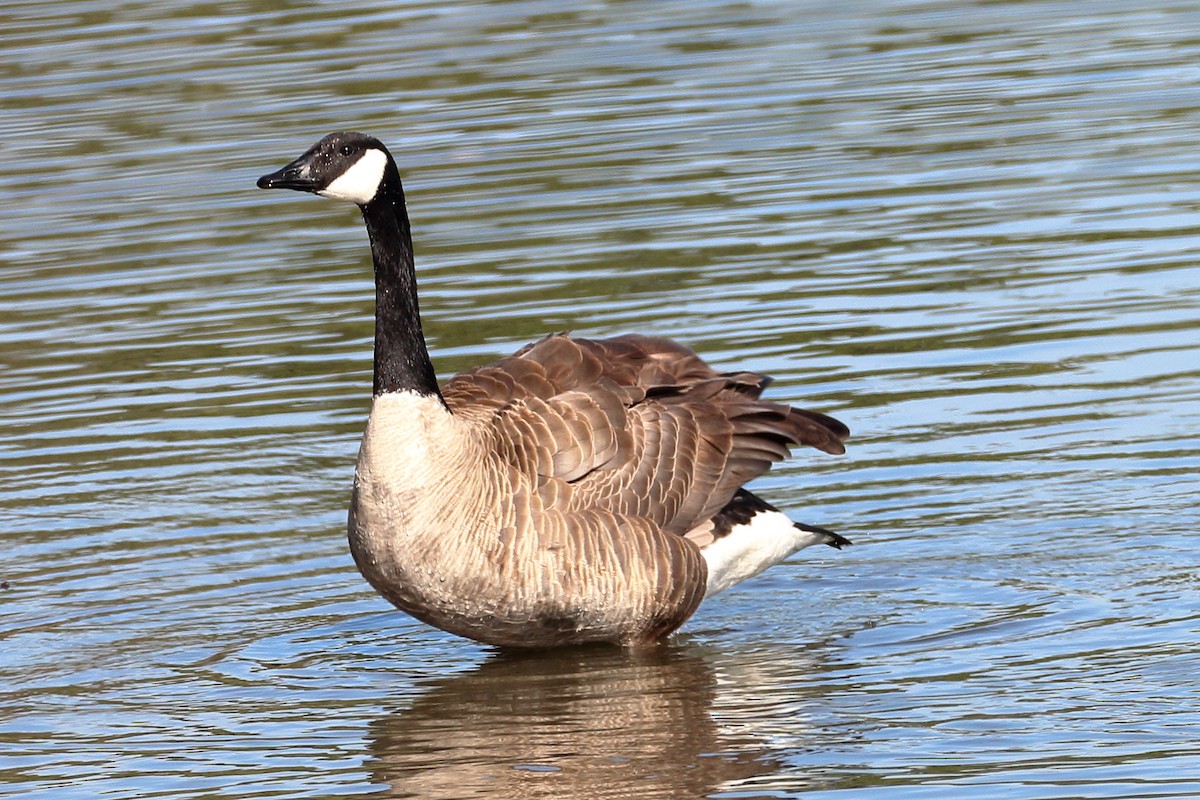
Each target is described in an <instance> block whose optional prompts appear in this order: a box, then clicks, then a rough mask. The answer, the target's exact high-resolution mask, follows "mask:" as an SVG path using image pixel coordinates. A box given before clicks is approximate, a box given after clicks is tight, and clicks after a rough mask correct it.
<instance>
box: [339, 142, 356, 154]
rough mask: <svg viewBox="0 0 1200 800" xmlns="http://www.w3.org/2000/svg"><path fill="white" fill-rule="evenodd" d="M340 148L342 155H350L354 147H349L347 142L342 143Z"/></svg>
mask: <svg viewBox="0 0 1200 800" xmlns="http://www.w3.org/2000/svg"><path fill="white" fill-rule="evenodd" d="M341 150H342V155H344V156H348V155H350V154H351V153H353V152H354V148H353V147H351V146H350V145H348V144H344V145H342V148H341Z"/></svg>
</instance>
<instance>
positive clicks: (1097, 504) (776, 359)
mask: <svg viewBox="0 0 1200 800" xmlns="http://www.w3.org/2000/svg"><path fill="white" fill-rule="evenodd" d="M0 18H2V19H3V22H4V26H3V33H0V42H2V43H3V50H4V53H5V58H4V59H3V62H4V66H3V67H2V68H0V98H2V99H0V103H2V104H3V105H2V108H3V119H4V123H5V124H4V125H3V127H2V132H0V157H2V159H3V164H4V168H3V169H2V170H0V192H2V194H3V197H4V201H3V202H4V212H3V215H0V424H2V426H3V428H2V429H3V436H2V438H0V530H2V533H3V544H2V547H3V559H2V560H0V579H3V580H4V581H7V587H8V588H6V589H0V636H2V639H0V795H2V796H11V797H22V798H35V799H39V800H40V799H41V798H46V799H49V798H53V799H54V800H71V799H72V798H96V797H103V798H193V797H195V798H200V797H205V798H208V797H221V798H264V797H289V798H290V797H346V796H367V797H371V796H388V797H419V798H430V797H446V798H467V797H484V796H486V797H522V798H525V797H534V798H536V797H547V798H551V797H552V798H565V797H587V798H617V797H622V798H634V797H636V798H695V797H719V798H749V797H774V798H779V797H800V796H803V797H805V798H812V797H818V798H822V797H827V796H828V797H834V796H836V797H838V798H843V797H846V798H851V797H864V798H865V797H876V796H884V795H885V794H886V796H887V797H889V798H893V797H895V798H926V797H937V798H958V797H977V798H990V797H997V798H1000V797H1003V798H1031V799H1032V798H1038V799H1040V798H1073V797H1087V798H1095V797H1119V798H1152V797H1153V798H1161V797H1195V796H1197V795H1200V744H1197V742H1200V703H1198V701H1200V692H1198V691H1197V690H1198V683H1197V679H1196V677H1195V676H1196V675H1197V674H1198V673H1200V655H1198V652H1197V650H1198V647H1197V641H1198V639H1200V585H1198V580H1197V578H1196V570H1195V564H1196V558H1195V543H1194V536H1195V531H1196V527H1197V522H1198V521H1200V520H1198V514H1197V502H1196V501H1197V497H1198V492H1197V487H1196V480H1195V473H1196V472H1197V469H1198V468H1200V437H1198V435H1197V430H1200V426H1198V423H1200V411H1198V409H1200V404H1198V403H1197V400H1200V390H1198V388H1197V387H1198V381H1197V378H1198V376H1200V360H1198V359H1197V350H1198V346H1200V311H1198V308H1200V269H1198V268H1197V267H1196V263H1197V260H1198V256H1200V216H1198V213H1197V212H1198V205H1200V191H1198V189H1197V183H1196V180H1195V131H1196V130H1197V129H1200V73H1198V72H1197V71H1196V69H1195V64H1196V62H1197V60H1198V58H1200V39H1197V38H1196V36H1195V35H1194V31H1196V30H1197V29H1200V14H1197V13H1196V12H1194V11H1193V10H1192V9H1191V8H1190V7H1189V6H1188V5H1187V4H1177V5H1170V4H1152V5H1150V6H1147V5H1145V4H1134V3H1118V2H1094V3H1088V4H1074V3H1054V2H1019V3H1018V2H1007V3H1006V2H1000V3H979V4H974V5H970V4H959V3H937V2H899V0H897V1H895V2H877V3H839V4H817V3H769V2H763V3H723V2H699V3H689V4H687V5H686V6H684V5H672V6H671V7H669V8H668V7H666V6H663V5H662V4H650V3H609V4H605V3H576V4H562V3H553V4H552V3H545V2H507V3H491V4H488V3H470V2H461V3H451V4H445V3H440V4H430V3H424V2H412V3H405V4H398V3H376V4H371V3H366V2H356V1H355V0H350V1H349V2H340V3H328V4H298V3H291V4H282V5H281V4H274V3H259V2H241V3H222V4H199V5H197V4H191V3H184V2H179V1H178V0H175V1H171V2H159V3H154V4H144V3H133V2H123V3H99V2H54V3H33V2H20V1H19V0H18V1H16V2H9V3H7V4H6V5H5V7H4V9H3V11H2V12H0ZM340 128H360V129H365V130H369V131H371V132H374V133H376V134H377V135H379V136H381V137H382V138H384V139H385V140H386V141H388V142H389V143H390V144H391V145H392V147H393V151H394V152H395V153H396V155H397V158H398V160H399V162H400V164H401V166H402V171H403V173H404V175H405V179H406V185H407V189H408V195H409V206H410V210H411V211H412V214H413V218H414V226H415V231H416V239H417V249H418V258H419V262H420V263H419V270H420V276H421V280H422V291H423V295H422V296H423V306H424V309H425V316H426V331H427V333H428V334H429V336H430V339H431V346H432V349H433V351H434V354H435V361H436V366H437V367H438V369H439V370H440V371H442V373H444V374H446V375H449V374H452V373H453V372H455V371H457V370H459V369H462V368H465V367H467V366H470V365H472V364H475V363H478V362H480V361H483V360H486V359H489V358H493V357H496V356H499V355H502V354H504V353H506V352H509V351H511V350H512V349H514V348H515V347H517V346H519V345H520V344H523V343H524V342H526V341H528V340H530V339H532V338H535V337H537V336H539V335H541V334H542V333H544V332H547V331H551V330H560V329H571V330H574V331H576V332H578V333H580V334H583V335H608V334H615V333H618V332H623V331H631V330H637V331H644V332H654V333H660V334H667V335H671V336H674V337H677V338H679V339H681V340H683V341H686V342H688V343H690V344H692V345H693V346H695V347H696V348H697V349H698V350H699V351H701V352H702V353H703V354H705V355H706V356H707V357H708V358H710V359H711V360H713V361H714V362H715V363H718V364H721V365H726V366H729V367H731V368H732V367H734V366H745V367H749V368H752V369H756V370H759V371H764V372H768V373H771V374H773V375H775V376H776V378H777V382H776V383H775V385H774V386H773V387H772V393H773V396H774V397H776V398H779V399H781V400H787V401H793V402H800V403H803V404H804V405H806V406H808V407H811V408H817V409H820V410H823V411H826V412H830V413H833V414H835V415H837V416H838V417H840V418H842V419H844V420H845V421H846V422H848V423H849V424H850V426H851V428H852V429H853V430H854V432H855V437H854V439H853V440H852V442H851V445H852V446H851V449H850V452H849V453H848V454H847V456H845V457H843V458H838V459H835V458H829V457H825V456H822V455H821V454H818V453H802V454H798V455H797V457H796V458H795V459H794V460H792V461H791V462H789V463H788V464H786V465H784V466H783V467H782V468H780V469H776V470H775V471H773V472H772V473H771V474H770V475H769V476H768V477H766V478H764V479H763V480H761V481H760V482H759V484H758V487H759V489H760V490H761V491H762V493H763V494H765V495H767V496H768V497H770V498H771V499H773V500H774V501H775V502H776V503H778V504H780V505H781V506H783V507H785V508H786V509H787V510H788V511H790V512H791V513H793V514H794V515H795V516H796V517H797V518H800V519H803V520H806V521H809V522H813V523H817V524H823V525H828V526H830V527H833V528H835V529H836V530H838V531H840V532H842V533H844V534H846V535H847V536H849V537H850V538H851V539H853V540H854V541H855V543H856V545H855V547H853V548H851V549H849V550H847V551H845V552H842V553H836V552H833V551H832V550H829V551H828V552H814V551H806V552H804V553H802V554H801V555H799V556H797V557H796V558H795V559H793V560H791V561H790V562H788V563H787V564H784V565H781V566H779V567H776V568H775V569H773V570H771V571H769V572H768V573H766V574H764V575H763V576H762V577H761V578H759V579H758V580H756V581H754V582H752V583H749V584H745V585H743V586H742V587H739V588H738V589H737V590H735V591H732V592H730V593H728V595H725V596H722V597H721V598H719V599H717V600H714V601H713V602H711V603H710V604H706V605H705V606H704V607H703V608H702V609H701V611H700V612H699V613H698V615H697V616H696V617H695V618H694V619H693V620H692V621H691V622H689V623H688V625H687V626H685V628H684V629H683V631H682V632H681V633H680V634H679V635H677V636H676V637H675V638H674V639H673V640H672V643H671V644H670V645H669V646H667V647H665V648H663V649H662V650H661V651H658V652H653V653H643V654H635V655H630V654H624V653H620V652H614V651H610V650H605V649H599V650H585V651H575V652H568V653H559V654H548V655H547V654H542V655H539V656H536V657H533V658H529V657H526V658H516V657H512V656H506V655H502V654H498V653H495V652H493V651H491V650H489V649H487V648H483V647H480V646H477V645H475V644H472V643H469V642H465V641H461V640H457V639H454V638H452V637H449V636H447V635H444V634H442V633H440V632H438V631H435V630H431V629H428V628H426V627H423V626H421V625H419V624H417V623H415V622H414V621H412V620H411V619H409V618H407V617H405V616H403V615H402V614H400V613H398V612H396V611H394V610H392V609H391V608H390V607H389V606H388V605H387V604H386V603H385V602H384V601H382V600H381V599H379V598H377V597H376V596H375V595H374V594H373V593H372V592H371V591H370V589H369V588H368V587H367V586H366V584H365V583H364V582H363V581H362V580H361V578H360V577H359V576H358V575H357V573H356V572H355V570H354V568H353V565H352V563H351V561H350V558H349V556H348V554H347V551H346V545H345V540H344V522H345V512H344V509H345V506H346V502H347V496H348V489H349V478H350V474H351V472H352V464H353V459H354V454H355V451H356V447H357V437H358V434H359V431H360V430H361V426H362V422H363V419H364V416H365V413H366V409H367V402H368V399H367V395H368V392H369V384H370V379H369V342H370V336H371V319H370V310H371V307H370V303H371V284H370V277H369V256H368V254H367V251H366V248H365V243H364V241H365V236H364V234H363V232H362V230H361V229H360V226H359V223H358V221H357V220H356V214H355V212H354V210H353V209H351V208H347V207H343V206H341V205H337V204H333V203H328V202H323V201H321V202H318V201H315V200H312V201H307V200H305V199H303V198H300V197H291V196H289V197H286V198H285V197H282V196H277V195H275V194H268V193H264V192H258V191H257V190H256V189H254V188H253V183H254V179H255V178H256V177H257V176H258V175H260V174H263V173H264V172H267V171H269V170H272V169H274V168H276V167H277V166H279V165H281V164H282V163H283V162H284V161H286V160H288V159H290V158H291V157H293V156H294V155H296V154H298V153H299V152H300V151H301V150H303V149H304V148H305V147H307V146H308V145H309V144H310V143H311V142H312V141H314V140H315V139H316V138H318V137H319V136H320V135H321V134H324V133H326V132H328V131H331V130H335V129H340ZM822 550H826V548H822Z"/></svg>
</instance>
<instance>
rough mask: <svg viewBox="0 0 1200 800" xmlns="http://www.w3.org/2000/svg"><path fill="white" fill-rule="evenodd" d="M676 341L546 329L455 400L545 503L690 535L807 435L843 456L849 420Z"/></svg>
mask: <svg viewBox="0 0 1200 800" xmlns="http://www.w3.org/2000/svg"><path fill="white" fill-rule="evenodd" d="M769 382H770V379H769V378H767V377H766V376H763V375H757V374H755V373H751V372H734V373H720V372H717V371H716V370H714V369H712V368H711V367H710V366H708V365H707V364H706V363H704V361H703V360H702V359H701V358H700V357H699V356H697V355H696V354H695V353H694V352H692V351H691V350H689V349H688V348H686V347H684V346H682V345H680V344H678V343H676V342H673V341H671V340H669V339H662V338H655V337H647V336H636V335H630V336H619V337H615V338H612V339H575V338H571V337H570V336H568V335H566V334H555V335H552V336H548V337H546V338H544V339H542V340H540V341H538V342H535V343H533V344H531V345H528V346H526V347H524V348H522V349H521V350H519V351H518V352H517V353H515V354H513V355H512V356H509V357H507V358H504V359H501V360H500V361H497V362H495V363H494V364H491V365H488V366H484V367H479V368H477V369H474V370H470V371H469V372H465V373H463V374H461V375H459V376H457V377H455V378H452V379H451V380H449V381H448V382H447V383H446V384H445V386H443V388H442V394H443V397H444V398H445V400H446V404H447V406H448V407H449V408H450V410H451V411H453V412H454V413H455V414H456V415H460V416H462V417H463V418H465V419H469V420H472V421H474V422H475V424H476V425H477V426H478V427H479V430H480V431H481V432H483V434H484V435H489V436H491V437H493V439H494V444H495V447H496V449H497V451H498V452H500V453H502V454H503V457H504V458H505V459H506V460H507V461H508V462H509V463H510V464H511V465H512V466H513V467H514V468H515V469H516V471H517V472H518V473H522V474H525V475H527V476H530V477H531V478H532V479H533V480H534V482H535V484H536V488H535V491H536V494H537V497H538V498H539V500H540V502H539V503H538V504H537V505H539V506H541V508H542V509H543V510H544V511H545V512H549V511H551V510H552V509H553V510H556V513H557V512H562V513H579V512H589V511H595V512H604V513H613V514H617V515H620V516H623V517H641V518H644V519H646V520H648V521H651V522H653V523H654V524H655V525H657V526H658V527H659V529H661V530H663V531H666V532H670V533H675V534H679V535H683V534H685V533H687V532H688V531H689V530H692V529H693V528H695V527H696V525H697V524H699V523H702V522H704V521H705V520H707V519H709V518H711V517H712V516H713V515H714V514H716V513H718V512H719V511H720V510H721V508H723V507H724V506H725V505H726V504H727V503H728V502H729V501H730V499H731V498H732V497H733V496H734V493H735V492H737V491H738V489H739V488H741V486H742V484H744V483H745V482H747V481H749V480H752V479H753V478H755V477H758V476H759V475H761V474H762V473H764V472H765V471H766V470H768V469H769V468H770V467H771V465H772V464H774V463H775V462H777V461H780V460H782V459H784V458H786V457H787V456H788V453H789V450H790V448H792V447H795V446H798V445H805V446H811V447H815V448H817V449H819V450H823V451H825V452H827V453H841V452H844V450H845V448H844V446H843V444H842V442H843V440H845V439H846V437H847V436H848V435H849V431H848V430H847V428H846V426H845V425H843V424H842V423H840V422H838V421H837V420H835V419H833V418H832V417H829V416H826V415H824V414H821V413H818V412H814V411H807V410H805V409H797V408H791V407H789V406H786V405H781V404H776V403H770V402H766V401H763V400H761V399H760V396H761V394H762V390H763V389H764V388H765V387H766V386H767V384H768V383H769Z"/></svg>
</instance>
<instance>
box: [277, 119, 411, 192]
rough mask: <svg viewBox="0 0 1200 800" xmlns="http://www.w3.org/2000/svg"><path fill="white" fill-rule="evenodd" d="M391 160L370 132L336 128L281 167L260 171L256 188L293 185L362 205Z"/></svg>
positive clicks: (386, 170)
mask: <svg viewBox="0 0 1200 800" xmlns="http://www.w3.org/2000/svg"><path fill="white" fill-rule="evenodd" d="M391 163H392V157H391V156H390V155H389V154H388V151H387V148H386V147H384V146H383V143H382V142H380V141H379V140H378V139H376V138H375V137H374V136H368V135H367V134H365V133H357V132H355V131H340V132H338V133H331V134H329V135H328V136H326V137H325V138H323V139H321V141H319V142H317V143H316V144H314V145H313V146H312V147H310V148H308V150H307V151H305V153H304V155H302V156H300V157H299V158H297V159H296V160H295V161H293V162H291V163H290V164H287V165H286V166H284V167H283V168H282V169H279V170H276V171H275V172H272V173H271V174H269V175H263V176H262V177H261V178H259V179H258V188H260V189H295V190H296V191H298V192H312V193H313V194H319V195H321V196H322V197H330V198H333V199H334V200H348V201H350V202H352V203H356V204H358V205H359V206H365V205H367V204H368V203H370V202H371V201H372V200H374V199H375V197H376V195H378V194H379V189H380V187H381V186H382V185H383V183H384V180H385V179H386V177H387V174H388V166H389V164H391ZM392 170H393V171H394V170H395V167H392Z"/></svg>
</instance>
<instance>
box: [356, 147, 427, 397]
mask: <svg viewBox="0 0 1200 800" xmlns="http://www.w3.org/2000/svg"><path fill="white" fill-rule="evenodd" d="M362 215H363V220H364V221H365V222H366V223H367V234H368V235H369V236H370V237H371V256H372V257H373V259H374V261H375V382H374V383H375V386H374V393H375V395H381V394H383V393H384V392H401V391H412V392H417V393H418V394H424V395H435V396H437V397H439V398H440V397H441V392H439V391H438V385H437V375H436V374H435V373H434V371H433V364H432V363H431V362H430V361H429V350H428V349H426V347H425V337H424V336H423V335H422V333H421V314H420V311H419V309H418V308H417V276H416V272H415V270H414V269H413V250H412V232H411V230H410V229H409V224H408V212H407V211H406V210H405V207H404V189H403V188H401V185H400V175H399V173H398V172H397V171H396V167H395V165H394V164H392V163H389V164H388V166H387V170H386V173H385V175H384V179H383V183H382V185H380V187H379V192H378V194H376V195H375V199H374V200H372V201H371V202H370V203H368V204H367V205H365V206H363V207H362Z"/></svg>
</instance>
